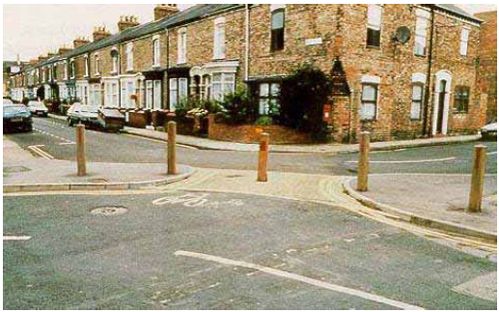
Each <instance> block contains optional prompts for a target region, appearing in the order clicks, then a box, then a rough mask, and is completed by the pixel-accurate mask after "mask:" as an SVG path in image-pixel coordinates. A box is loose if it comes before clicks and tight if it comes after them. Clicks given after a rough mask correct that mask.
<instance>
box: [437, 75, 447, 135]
mask: <svg viewBox="0 0 499 312" xmlns="http://www.w3.org/2000/svg"><path fill="white" fill-rule="evenodd" d="M446 87H447V81H445V80H442V81H440V92H439V94H438V115H437V133H439V134H441V133H442V129H443V123H444V118H445V116H444V107H445V97H446V92H445V90H446Z"/></svg>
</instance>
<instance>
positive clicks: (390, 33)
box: [11, 4, 495, 142]
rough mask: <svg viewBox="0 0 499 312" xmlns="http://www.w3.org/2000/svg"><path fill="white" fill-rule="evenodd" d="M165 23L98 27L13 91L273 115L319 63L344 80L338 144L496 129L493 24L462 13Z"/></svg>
mask: <svg viewBox="0 0 499 312" xmlns="http://www.w3.org/2000/svg"><path fill="white" fill-rule="evenodd" d="M154 17H155V19H154V20H153V21H151V22H148V23H145V24H139V23H138V21H137V19H136V18H135V17H131V16H130V17H122V18H121V19H120V21H119V22H118V28H119V32H118V33H117V34H112V35H111V34H109V33H108V32H107V31H106V30H105V29H104V28H101V27H98V28H96V29H95V31H94V33H93V41H92V42H86V41H85V40H83V39H82V38H78V39H77V40H75V41H74V48H73V49H72V50H64V49H62V50H59V51H58V54H57V55H49V56H48V57H46V58H44V57H41V58H39V59H38V62H36V63H35V62H33V63H31V64H30V65H29V66H27V67H25V68H24V70H23V71H22V72H21V73H18V74H16V75H13V76H12V77H11V79H13V80H16V79H18V77H17V76H20V75H27V76H28V77H31V78H28V79H27V80H28V81H30V83H31V84H29V85H28V84H27V85H23V86H21V87H20V88H23V87H24V88H27V89H31V90H32V93H33V94H35V96H37V97H40V98H42V99H60V100H62V99H65V100H71V99H73V100H74V99H75V98H77V99H79V100H80V101H82V102H84V103H88V104H90V105H96V106H107V107H122V108H135V107H143V108H150V109H159V108H163V109H170V110H172V111H174V110H175V107H176V106H177V105H178V103H179V102H180V101H182V100H183V99H185V98H187V97H189V96H190V97H195V98H199V99H211V100H223V99H224V97H225V95H226V94H228V93H231V92H234V91H235V90H236V89H237V88H238V87H247V89H248V91H249V92H250V93H249V94H251V96H252V99H253V102H254V105H255V107H256V108H257V110H258V112H259V114H261V115H266V114H268V112H269V107H270V106H272V105H277V106H278V104H279V103H278V102H279V92H280V88H281V84H282V81H283V79H284V78H285V77H286V76H287V75H289V74H290V73H291V72H292V71H293V70H294V69H295V68H296V67H297V66H299V65H301V64H305V63H313V64H314V65H315V66H317V67H318V68H320V69H321V70H322V71H324V72H325V73H328V74H331V75H332V77H333V82H334V84H333V85H334V87H333V92H332V94H331V97H330V101H329V103H328V104H327V105H326V106H325V107H324V118H325V120H326V121H327V122H328V123H329V125H330V127H331V128H332V133H333V138H334V139H335V140H336V141H341V142H353V141H355V140H356V137H357V135H358V133H359V131H362V130H369V131H371V132H372V135H373V139H374V140H391V139H404V138H416V137H424V136H438V135H450V134H459V133H476V131H477V130H478V129H479V128H480V127H481V126H482V125H483V124H484V123H485V119H486V110H487V94H489V97H492V95H491V92H490V88H488V89H485V88H479V85H478V83H477V82H478V81H480V79H481V77H479V76H478V74H479V73H481V71H478V68H479V66H480V64H481V63H480V57H482V56H481V55H480V51H479V50H480V36H481V34H480V30H481V23H482V21H481V20H480V19H478V18H476V17H474V16H471V15H469V14H468V13H466V12H465V11H463V10H461V9H459V8H458V7H456V6H454V5H410V4H384V5H377V4H369V5H367V4H310V5H304V4H296V5H281V4H273V5H264V4H261V5H241V4H212V5H196V6H193V7H190V8H188V9H186V10H184V11H180V12H179V11H178V10H177V8H176V5H158V6H157V7H156V8H155V11H154ZM482 36H483V34H482ZM482 40H484V39H483V38H482ZM482 64H483V63H482ZM494 66H495V65H494ZM494 72H495V71H494ZM30 79H31V80H30ZM18 80H19V79H18Z"/></svg>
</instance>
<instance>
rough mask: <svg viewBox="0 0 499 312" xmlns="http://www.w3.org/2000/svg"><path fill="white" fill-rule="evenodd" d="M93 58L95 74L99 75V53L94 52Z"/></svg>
mask: <svg viewBox="0 0 499 312" xmlns="http://www.w3.org/2000/svg"><path fill="white" fill-rule="evenodd" d="M94 59H95V62H94V63H95V74H96V75H100V59H99V54H95V56H94Z"/></svg>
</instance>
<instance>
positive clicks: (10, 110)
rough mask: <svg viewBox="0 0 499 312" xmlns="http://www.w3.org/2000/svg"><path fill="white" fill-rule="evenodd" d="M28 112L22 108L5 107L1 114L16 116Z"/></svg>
mask: <svg viewBox="0 0 499 312" xmlns="http://www.w3.org/2000/svg"><path fill="white" fill-rule="evenodd" d="M27 112H28V110H27V109H26V107H24V106H5V107H4V108H3V114H4V115H5V114H9V115H12V114H17V113H27Z"/></svg>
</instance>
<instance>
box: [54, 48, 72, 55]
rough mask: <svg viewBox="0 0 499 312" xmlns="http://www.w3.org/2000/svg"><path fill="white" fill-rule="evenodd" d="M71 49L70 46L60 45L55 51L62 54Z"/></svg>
mask: <svg viewBox="0 0 499 312" xmlns="http://www.w3.org/2000/svg"><path fill="white" fill-rule="evenodd" d="M71 50H73V49H71V48H66V47H60V48H59V51H57V53H58V54H59V55H62V54H64V53H68V52H69V51H71Z"/></svg>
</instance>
